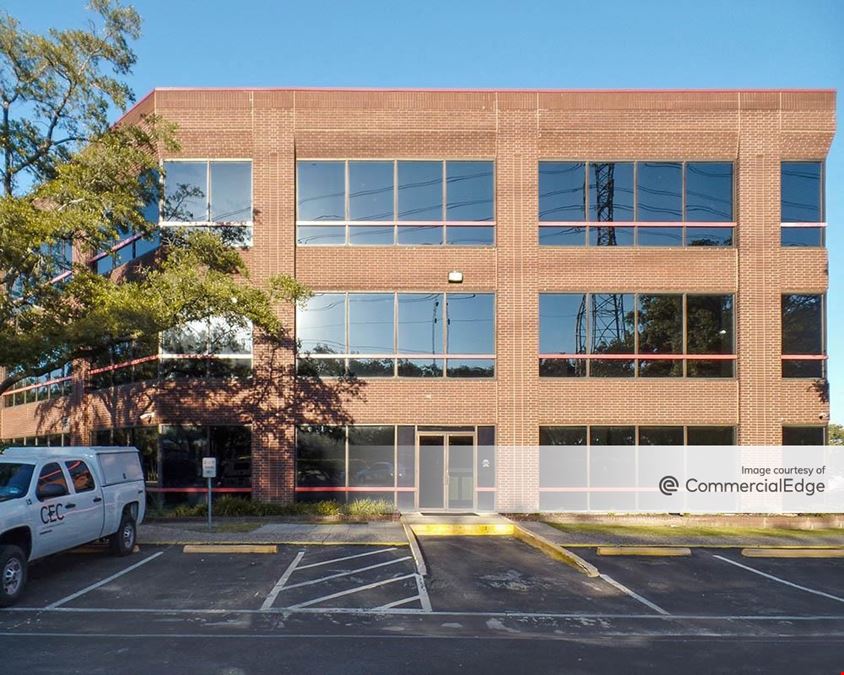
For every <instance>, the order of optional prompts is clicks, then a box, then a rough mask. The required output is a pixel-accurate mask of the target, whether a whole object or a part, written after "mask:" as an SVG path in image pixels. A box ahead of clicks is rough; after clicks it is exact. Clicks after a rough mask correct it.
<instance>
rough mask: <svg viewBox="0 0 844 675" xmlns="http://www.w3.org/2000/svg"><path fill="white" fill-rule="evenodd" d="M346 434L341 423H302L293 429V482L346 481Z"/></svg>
mask: <svg viewBox="0 0 844 675" xmlns="http://www.w3.org/2000/svg"><path fill="white" fill-rule="evenodd" d="M345 467H346V434H345V429H344V428H343V427H329V426H303V427H299V428H298V429H297V431H296V484H297V485H299V486H302V487H343V486H345V484H346V471H345Z"/></svg>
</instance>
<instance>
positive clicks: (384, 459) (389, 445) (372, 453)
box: [349, 426, 396, 487]
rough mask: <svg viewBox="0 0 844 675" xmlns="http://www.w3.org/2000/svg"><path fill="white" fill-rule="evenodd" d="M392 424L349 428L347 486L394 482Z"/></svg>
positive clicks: (375, 485) (379, 485)
mask: <svg viewBox="0 0 844 675" xmlns="http://www.w3.org/2000/svg"><path fill="white" fill-rule="evenodd" d="M395 454H396V453H395V427H391V426H379V427H375V426H373V427H370V426H365V427H356V426H353V427H349V485H350V486H352V487H359V486H361V487H362V486H371V487H392V486H393V485H395V477H396V476H395Z"/></svg>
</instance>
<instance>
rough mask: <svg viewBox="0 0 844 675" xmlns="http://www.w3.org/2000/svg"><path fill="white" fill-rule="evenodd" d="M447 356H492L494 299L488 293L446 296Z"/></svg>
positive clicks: (493, 345) (493, 344) (493, 347)
mask: <svg viewBox="0 0 844 675" xmlns="http://www.w3.org/2000/svg"><path fill="white" fill-rule="evenodd" d="M446 302H447V303H448V304H447V311H446V317H447V319H448V331H447V335H448V344H447V345H446V348H447V350H448V353H449V354H493V353H494V352H495V321H494V316H495V314H494V313H495V296H494V295H493V294H492V293H449V294H448V295H447V299H446Z"/></svg>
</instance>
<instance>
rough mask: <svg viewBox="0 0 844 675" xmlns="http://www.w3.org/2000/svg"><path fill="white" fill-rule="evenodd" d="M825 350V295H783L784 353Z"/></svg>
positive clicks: (813, 352) (816, 352)
mask: <svg viewBox="0 0 844 675" xmlns="http://www.w3.org/2000/svg"><path fill="white" fill-rule="evenodd" d="M823 352H824V340H823V296H822V295H784V296H782V353H783V354H823Z"/></svg>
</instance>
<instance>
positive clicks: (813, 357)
mask: <svg viewBox="0 0 844 675" xmlns="http://www.w3.org/2000/svg"><path fill="white" fill-rule="evenodd" d="M828 358H829V357H828V356H827V355H826V354H783V355H782V360H783V361H826V360H827V359H828Z"/></svg>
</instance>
